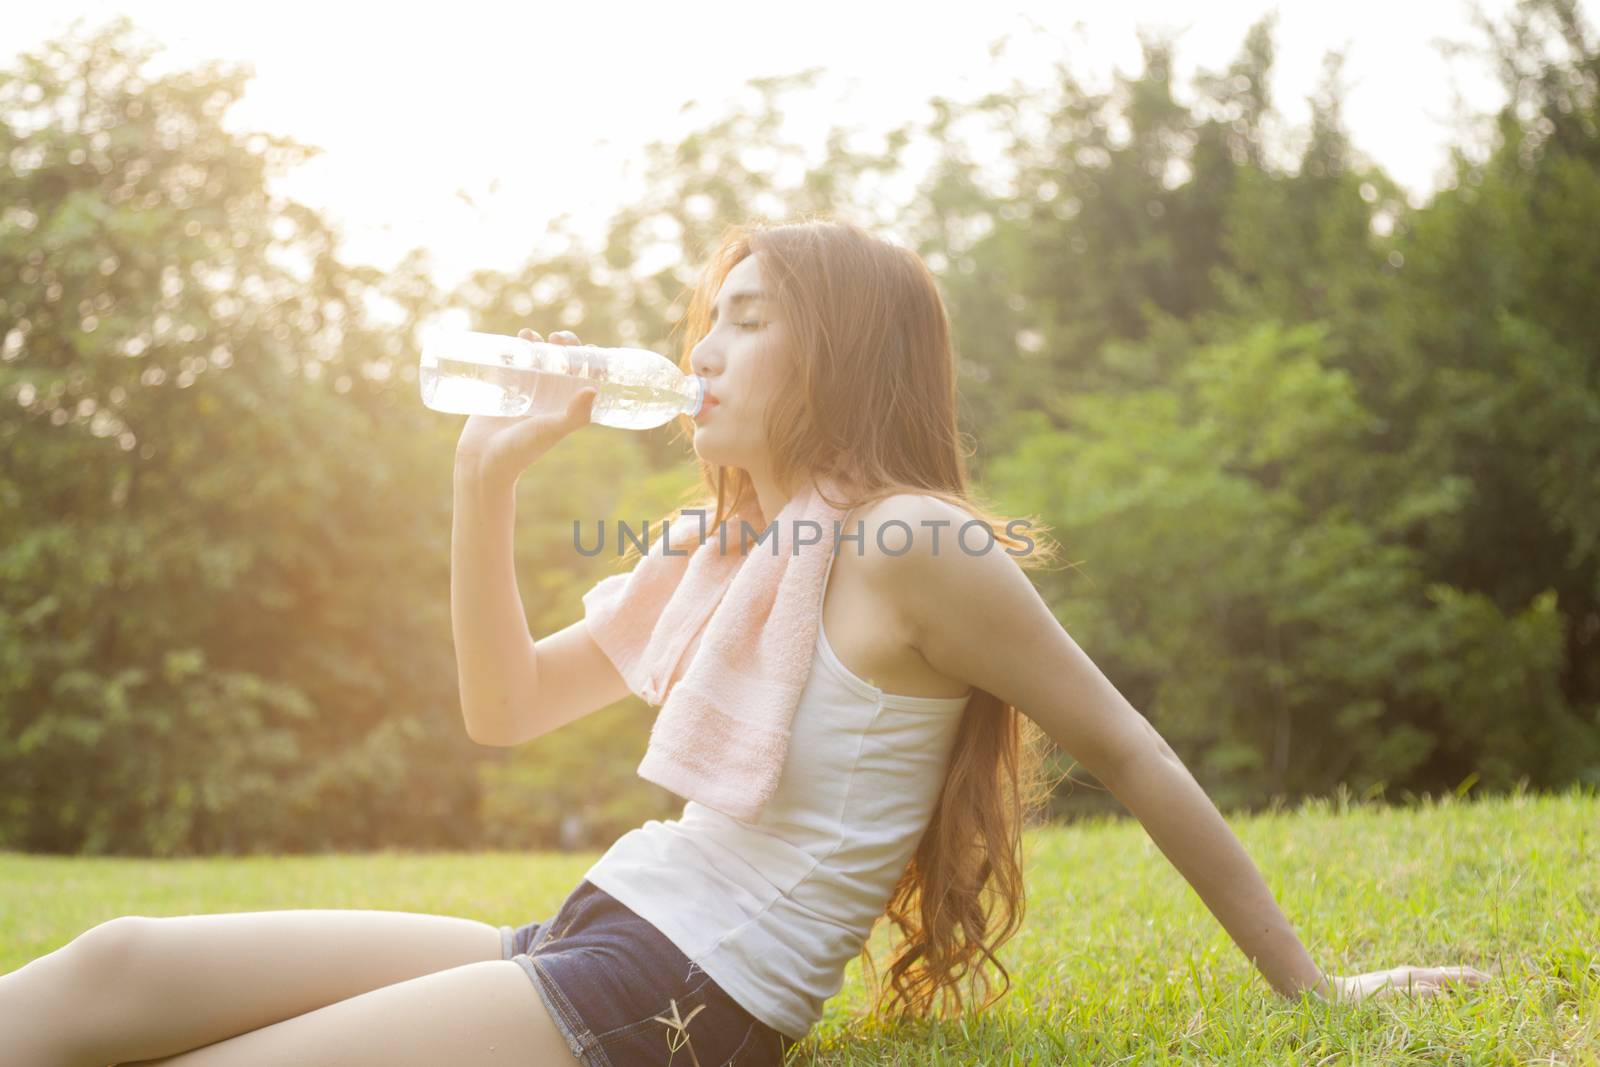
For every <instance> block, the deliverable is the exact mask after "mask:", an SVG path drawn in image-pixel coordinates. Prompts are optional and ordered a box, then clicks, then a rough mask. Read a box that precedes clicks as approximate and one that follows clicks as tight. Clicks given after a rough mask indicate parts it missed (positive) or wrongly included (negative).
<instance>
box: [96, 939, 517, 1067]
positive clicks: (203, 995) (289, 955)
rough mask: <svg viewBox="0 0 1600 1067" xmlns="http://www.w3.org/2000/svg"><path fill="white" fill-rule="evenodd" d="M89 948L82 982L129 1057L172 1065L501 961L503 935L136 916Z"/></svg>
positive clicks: (117, 1044)
mask: <svg viewBox="0 0 1600 1067" xmlns="http://www.w3.org/2000/svg"><path fill="white" fill-rule="evenodd" d="M80 940H81V941H82V945H81V948H80V949H79V958H78V959H77V961H76V964H77V973H78V974H80V975H86V976H87V977H86V979H85V980H86V981H88V982H90V984H91V991H92V995H93V996H94V997H95V998H96V1000H97V1004H96V1005H95V1007H94V1010H93V1014H94V1015H95V1016H98V1017H99V1019H100V1020H101V1021H103V1023H104V1025H105V1030H104V1032H105V1033H107V1034H112V1035H115V1041H116V1048H117V1050H118V1052H119V1053H120V1055H121V1056H122V1057H123V1059H125V1060H133V1059H152V1058H155V1057H158V1056H170V1055H172V1054H174V1053H177V1052H182V1051H184V1050H186V1049H193V1048H198V1047H200V1046H202V1045H209V1044H211V1043H213V1042H216V1041H220V1040H222V1039H224V1038H228V1037H232V1036H234V1035H236V1034H242V1033H245V1032H246V1031H249V1030H255V1029H258V1028H260V1027H263V1026H268V1025H271V1024H273V1023H276V1022H280V1021H282V1020H285V1019H290V1018H294V1017H295V1016H298V1015H303V1014H305V1013H307V1012H311V1011H315V1010H317V1009H319V1008H322V1007H325V1006H327V1005H329V1004H334V1003H337V1002H339V1001H342V1000H346V999H348V998H350V997H356V996H360V995H361V994H363V993H367V992H370V991H372V990H375V989H380V988H382V987H384V986H389V985H393V984H395V983H397V982H405V981H408V980H410V979H414V978H418V977H421V976H423V975H429V974H433V973H435V972H438V971H444V970H448V969H450V968H455V967H460V966H462V965H464V964H470V963H481V962H486V961H494V960H499V959H500V957H501V941H500V931H499V929H498V928H497V927H495V926H492V925H490V924H488V923H482V922H478V921H476V920H473V919H462V918H454V917H451V916H444V915H424V914H419V913H415V912H403V911H369V910H359V909H292V910H281V911H249V912H226V913H220V914H212V915H183V916H171V917H164V918H148V917H144V916H128V917H124V918H120V919H113V920H111V922H109V923H105V924H102V925H101V926H99V927H96V928H95V929H93V930H90V931H88V932H87V933H86V934H84V935H83V936H82V938H81V939H80Z"/></svg>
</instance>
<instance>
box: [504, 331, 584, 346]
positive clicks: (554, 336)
mask: <svg viewBox="0 0 1600 1067" xmlns="http://www.w3.org/2000/svg"><path fill="white" fill-rule="evenodd" d="M517 336H518V337H520V338H522V339H523V340H525V341H542V340H544V338H542V337H540V336H539V331H538V330H530V329H528V328H527V327H526V326H524V327H523V328H522V329H520V330H518V331H517ZM550 340H552V341H554V342H555V343H556V344H558V345H575V344H581V343H582V342H580V341H579V340H578V335H577V334H575V333H573V332H572V331H571V330H556V331H554V332H552V333H551V334H550Z"/></svg>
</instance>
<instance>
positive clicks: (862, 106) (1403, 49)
mask: <svg viewBox="0 0 1600 1067" xmlns="http://www.w3.org/2000/svg"><path fill="white" fill-rule="evenodd" d="M1480 4H1481V7H1482V8H1483V9H1484V10H1485V12H1486V13H1488V14H1489V15H1490V16H1492V17H1493V18H1494V19H1495V20H1496V21H1497V22H1498V21H1499V20H1500V19H1502V18H1503V16H1504V13H1505V12H1506V11H1508V10H1509V9H1510V8H1511V7H1512V6H1513V5H1512V0H1480ZM1271 7H1272V5H1271V4H1269V3H1267V2H1265V0H1215V2H1213V3H1211V4H1208V5H1204V6H1203V7H1200V8H1197V7H1196V6H1195V5H1194V4H1193V3H1192V0H1123V2H1122V3H1119V4H1110V3H1095V4H1085V3H1069V2H1063V0H1057V2H1054V3H1045V2H1027V0H991V2H986V3H981V4H971V3H962V4H953V3H952V4H946V5H937V6H931V7H930V6H929V5H928V4H926V3H925V2H921V3H915V4H913V3H905V2H898V0H897V2H876V3H867V2H862V0H809V2H808V3H806V4H805V5H782V6H779V5H771V6H766V5H758V4H753V3H749V2H745V3H731V2H728V0H701V2H698V3H694V4H662V3H644V2H627V3H623V2H611V3H596V4H591V3H581V2H574V3H568V4H553V3H548V4H547V3H538V4H505V3H489V2H484V0H453V2H452V3H449V4H443V5H435V4H426V5H416V6H407V5H390V4H383V5H379V4H338V3H327V2H325V0H324V2H318V3H308V2H303V0H277V2H274V3H271V4H219V3H215V2H208V3H200V2H195V0H190V2H180V0H53V2H52V3H49V4H28V5H18V6H17V7H16V8H14V9H12V10H10V11H8V13H7V15H6V19H5V22H6V27H5V31H6V32H5V40H6V43H5V45H4V46H0V64H3V65H6V66H9V65H10V63H11V60H12V59H13V57H14V56H15V55H16V54H17V53H19V52H21V51H24V50H28V49H31V48H34V47H36V46H37V45H38V44H39V43H41V42H42V41H44V40H46V39H48V38H49V37H51V36H54V35H57V34H59V33H61V32H63V31H64V30H65V29H66V28H67V27H68V25H69V24H70V23H71V22H72V21H73V20H74V19H76V18H79V17H82V18H85V19H87V20H88V23H89V24H90V25H98V24H100V23H102V22H104V21H105V20H106V19H108V18H110V17H111V16H112V15H114V14H118V13H122V14H127V15H128V16H129V17H130V18H132V20H133V21H134V23H135V24H136V25H137V26H138V27H139V28H140V29H141V30H143V31H144V32H145V33H147V34H149V35H150V36H151V37H153V38H154V39H155V40H156V41H158V42H160V43H161V44H162V45H163V46H164V48H165V51H164V52H163V54H162V56H161V57H160V58H158V60H157V61H156V65H154V66H153V67H152V69H153V70H162V69H167V68H169V67H173V66H190V65H192V64H194V63H196V62H200V61H203V60H205V59H210V58H216V59H223V60H228V61H233V62H244V63H249V64H250V65H252V66H253V67H254V70H255V77H254V78H253V79H252V80H251V82H250V83H249V88H248V90H247V92H246V95H245V97H244V99H243V100H241V101H240V103H239V104H238V105H236V106H235V108H234V109H233V110H232V111H231V112H230V113H229V116H228V119H227V125H228V127H229V128H230V129H233V130H239V131H243V130H266V131H270V132H273V133H279V134H284V135H288V136H290V137H292V138H294V139H295V140H297V141H300V142H302V143H309V144H314V145H318V146H321V147H322V148H323V149H324V150H325V151H324V153H323V154H322V155H321V156H320V157H318V158H317V159H315V160H313V161H312V162H311V163H308V164H306V165H305V166H303V167H301V168H299V169H298V170H297V171H296V172H295V173H293V174H291V175H290V176H288V177H287V178H285V179H284V180H283V184H282V185H281V186H280V191H281V192H282V193H284V194H285V195H288V196H292V197H293V198H295V199H297V200H300V201H302V202H304V203H306V204H309V205H311V206H313V207H316V208H318V209H319V210H321V211H322V212H323V213H324V215H325V216H326V217H327V218H329V219H330V221H332V222H333V223H334V224H335V225H336V226H337V227H338V228H339V229H340V231H341V232H342V233H343V235H344V242H345V243H344V249H343V257H344V258H345V259H346V260H347V261H354V262H366V263H374V264H377V265H379V266H384V267H386V266H389V265H391V264H392V263H394V262H395V261H396V260H397V259H398V258H399V256H400V255H402V254H403V253H404V252H405V251H406V250H408V249H410V248H412V247H416V246H422V247H424V248H426V249H427V250H428V251H429V252H430V253H431V254H432V255H433V257H434V261H435V263H436V276H437V278H438V280H439V281H440V282H441V283H443V284H446V285H451V284H454V283H455V282H456V281H459V280H460V279H462V278H464V277H465V276H466V275H467V274H468V273H470V272H471V271H473V270H476V269H481V268H496V269H502V270H511V269H514V268H516V267H517V266H519V265H520V264H521V263H522V262H523V261H524V260H526V259H527V257H528V256H529V255H530V254H531V253H533V252H534V251H536V250H538V249H541V248H548V247H550V245H551V244H552V243H553V242H552V241H551V240H550V239H549V238H548V236H547V235H548V233H549V228H550V225H551V223H552V222H553V221H554V220H556V219H557V218H558V217H560V216H563V215H565V216H567V218H568V220H569V222H568V223H567V225H568V228H569V229H571V230H573V231H575V232H577V233H579V234H582V235H584V236H585V237H586V238H588V239H589V242H590V246H591V247H598V246H599V239H600V235H601V234H602V233H603V232H604V226H605V223H606V221H607V220H608V219H609V218H610V216H611V215H612V214H614V213H615V212H616V211H617V210H619V209H620V208H621V207H622V206H624V205H626V204H627V203H628V202H629V201H630V199H631V195H632V192H633V191H634V190H636V189H638V188H639V187H640V183H641V178H642V175H641V174H640V173H639V169H640V165H641V163H642V153H641V152H640V149H641V148H642V147H643V146H644V145H645V144H648V143H649V142H651V141H656V140H662V141H668V142H671V143H675V142H676V140H677V138H678V136H679V135H680V134H682V133H684V132H687V130H689V129H691V128H692V127H693V126H695V125H698V124H700V123H704V122H708V121H710V120H712V119H714V118H717V117H720V116H721V115H722V114H724V113H725V111H726V109H727V105H728V104H729V103H730V102H731V101H733V100H735V99H737V98H738V97H739V96H740V94H741V93H742V92H748V91H747V90H744V84H745V82H746V81H747V80H748V79H750V78H754V77H770V76H774V75H780V74H788V73H793V72H797V71H800V70H803V69H805V68H808V67H813V66H822V67H824V68H825V69H826V71H827V74H826V76H825V77H824V79H823V80H822V82H821V83H820V88H819V89H818V90H816V91H814V92H813V93H811V94H809V95H801V94H796V95H793V96H791V97H790V98H789V99H790V101H791V105H790V109H789V111H788V112H787V113H786V121H787V122H788V123H789V124H790V125H789V139H790V140H793V141H795V142H797V143H800V144H803V145H807V146H813V147H814V148H815V150H816V151H817V152H818V153H819V154H820V146H821V142H822V138H823V136H824V135H825V133H826V131H827V129H828V128H829V126H830V125H831V124H833V123H834V122H836V121H840V122H844V123H847V124H848V125H850V126H859V127H860V128H862V129H864V130H867V131H869V132H881V131H885V130H888V129H890V128H893V127H894V126H897V125H900V124H901V123H903V122H905V121H907V120H908V119H913V118H915V119H921V118H926V117H927V116H928V114H929V111H928V109H926V108H925V106H924V105H925V104H926V102H927V100H928V99H929V98H930V97H933V96H936V95H937V96H944V97H947V98H951V99H956V100H967V99H973V98H976V97H977V96H979V95H981V94H982V93H983V92H985V91H988V90H991V89H1003V88H1006V87H1007V86H1009V85H1010V84H1011V82H1012V81H1014V80H1016V81H1021V82H1023V83H1025V84H1044V83H1046V80H1047V78H1048V74H1049V71H1050V66H1051V64H1052V63H1054V62H1056V61H1058V60H1061V59H1063V58H1065V59H1067V60H1068V65H1069V68H1070V69H1071V70H1073V71H1074V72H1075V73H1077V74H1078V75H1079V76H1080V77H1081V78H1084V79H1086V80H1087V82H1088V83H1089V85H1090V86H1091V87H1092V88H1095V89H1100V88H1104V87H1106V86H1107V85H1108V84H1109V78H1110V74H1111V71H1112V69H1113V68H1115V69H1117V70H1121V71H1123V72H1127V73H1133V72H1135V71H1137V70H1138V69H1139V66H1140V53H1139V46H1138V40H1137V37H1136V29H1138V28H1139V27H1146V28H1149V29H1157V28H1162V27H1169V28H1175V29H1178V30H1182V31H1183V32H1182V34H1181V36H1179V38H1178V45H1177V56H1176V62H1177V69H1176V72H1175V73H1176V79H1175V86H1176V91H1177V93H1178V95H1179V97H1180V99H1185V100H1187V99H1192V93H1191V92H1190V91H1189V88H1188V83H1189V79H1190V77H1191V76H1192V74H1193V73H1194V71H1195V69H1196V68H1197V67H1201V68H1205V69H1207V70H1213V71H1215V70H1220V69H1222V68H1223V67H1225V65H1226V64H1227V63H1228V62H1229V61H1231V60H1232V59H1233V58H1234V57H1235V56H1236V55H1237V53H1238V51H1239V49H1240V46H1241V44H1242V42H1243V39H1244V34H1245V32H1246V30H1247V29H1248V27H1249V26H1250V24H1251V23H1252V22H1254V21H1255V20H1256V19H1257V18H1259V17H1260V16H1261V15H1262V14H1264V13H1265V12H1266V11H1268V10H1269V9H1270V8H1271ZM935 12H936V13H937V15H935V14H934V13H935ZM1006 35H1010V36H1011V37H1012V38H1013V44H1012V45H1011V46H1010V47H1009V48H1008V49H1007V51H1005V52H1004V53H1003V54H1002V56H1001V61H1000V62H995V61H993V60H991V59H990V57H989V54H988V50H989V46H990V45H991V44H992V43H993V42H994V41H996V40H998V39H999V38H1001V37H1003V36H1006ZM1274 39H1275V41H1276V44H1277V51H1278V57H1277V62H1276V63H1275V66H1274V69H1275V74H1276V82H1275V84H1274V86H1273V92H1274V99H1275V102H1276V105H1277V109H1278V111H1279V112H1280V113H1281V114H1282V115H1283V116H1284V118H1285V120H1286V122H1287V123H1288V124H1289V126H1290V127H1291V128H1303V127H1304V126H1305V125H1306V123H1307V121H1308V119H1309V115H1310V109H1309V107H1308V105H1307V103H1306V98H1307V96H1308V95H1310V94H1311V93H1312V92H1313V90H1314V88H1315V86H1316V84H1317V81H1318V78H1319V77H1320V75H1321V70H1322V57H1323V55H1324V54H1325V53H1326V52H1328V51H1330V50H1333V49H1338V48H1341V47H1346V46H1348V47H1346V51H1347V53H1348V59H1347V61H1346V64H1345V67H1344V71H1343V81H1344V84H1345V85H1346V86H1347V87H1348V90H1349V91H1348V92H1347V94H1346V104H1345V122H1346V124H1347V126H1348V128H1349V129H1350V131H1351V134H1352V138H1353V140H1354V142H1355V145H1356V147H1357V148H1358V149H1360V150H1361V151H1363V152H1365V153H1367V154H1368V155H1369V156H1370V157H1372V158H1373V159H1374V160H1376V161H1377V162H1378V163H1379V164H1380V165H1382V166H1383V167H1384V168H1385V169H1386V170H1387V171H1388V172H1389V174H1390V175H1391V176H1393V177H1394V178H1395V179H1396V180H1397V181H1398V182H1400V184H1401V185H1402V186H1404V187H1406V188H1407V190H1408V191H1409V192H1410V193H1411V195H1412V199H1413V202H1418V203H1420V202H1421V199H1422V198H1424V197H1425V196H1426V195H1427V194H1428V193H1430V192H1431V191H1432V190H1434V189H1435V188H1437V187H1438V185H1439V184H1441V181H1442V178H1443V176H1444V174H1445V170H1444V168H1445V164H1446V161H1447V158H1448V156H1447V148H1448V146H1449V145H1451V144H1464V143H1465V144H1473V143H1476V142H1474V141H1472V140H1469V138H1471V137H1474V136H1478V135H1474V134H1470V133H1469V131H1467V130H1464V129H1461V128H1460V127H1459V124H1458V123H1457V122H1456V121H1455V120H1454V118H1453V116H1454V114H1455V112H1456V98H1457V96H1459V98H1460V100H1461V103H1462V104H1463V105H1464V106H1465V108H1466V110H1467V112H1469V113H1480V114H1489V113H1491V112H1492V111H1493V110H1494V109H1496V108H1497V107H1498V106H1499V105H1500V103H1501V101H1502V100H1503V94H1502V93H1501V91H1500V90H1499V88H1498V85H1497V84H1496V82H1495V80H1494V78H1493V77H1492V74H1491V71H1490V67H1489V65H1488V63H1487V62H1486V61H1485V60H1484V59H1482V58H1469V57H1464V58H1458V59H1454V60H1449V59H1446V58H1445V57H1444V56H1443V55H1442V54H1441V52H1440V50H1439V49H1438V48H1437V47H1436V46H1435V42H1436V41H1438V40H1441V39H1443V40H1450V41H1457V42H1462V43H1465V44H1469V45H1471V46H1473V48H1474V51H1478V50H1481V48H1482V46H1483V45H1484V43H1485V41H1484V37H1483V35H1482V34H1481V33H1480V32H1479V31H1477V30H1476V29H1475V28H1474V27H1473V26H1472V23H1471V20H1470V13H1469V10H1468V7H1467V4H1466V0H1415V2H1409V3H1406V2H1401V3H1396V2H1395V0H1344V2H1342V3H1339V4H1322V3H1290V4H1286V5H1282V7H1281V9H1280V12H1279V19H1278V23H1277V28H1276V31H1275V33H1274ZM690 100H694V101H696V102H697V106H696V107H695V108H693V109H691V110H689V111H687V112H681V108H682V106H683V105H684V104H685V103H686V102H687V101H690ZM1474 154H1475V155H1476V154H1477V153H1474ZM469 199H470V201H471V203H470V204H469V203H468V200H469Z"/></svg>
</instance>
